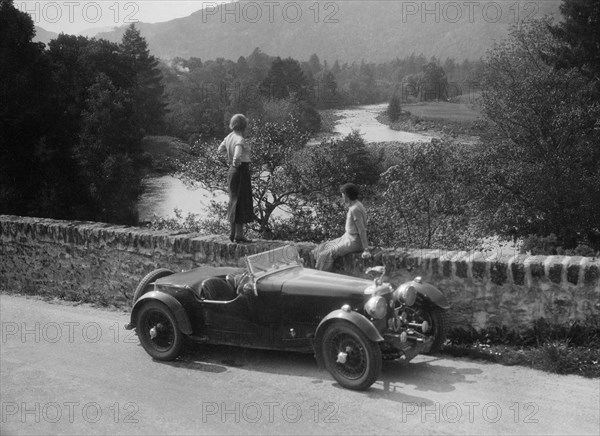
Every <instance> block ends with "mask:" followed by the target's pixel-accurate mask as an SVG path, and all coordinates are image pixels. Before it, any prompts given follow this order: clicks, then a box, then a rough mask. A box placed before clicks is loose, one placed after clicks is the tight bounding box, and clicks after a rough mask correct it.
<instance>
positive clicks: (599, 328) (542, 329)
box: [442, 319, 600, 378]
mask: <svg viewBox="0 0 600 436" xmlns="http://www.w3.org/2000/svg"><path fill="white" fill-rule="evenodd" d="M442 354H446V355H449V356H453V357H468V358H471V359H476V360H484V361H487V362H494V363H499V364H501V365H519V366H526V367H529V368H534V369H539V370H542V371H547V372H551V373H554V374H576V375H581V376H583V377H588V378H598V377H600V325H599V321H598V320H597V319H589V320H587V321H586V322H585V323H583V324H582V323H577V322H575V323H573V324H571V325H570V326H560V325H552V324H550V323H548V322H547V321H546V320H544V319H539V320H537V321H536V322H535V323H534V325H533V327H532V328H530V329H529V330H527V331H524V332H520V333H517V332H514V331H509V330H508V329H507V328H505V327H504V328H496V329H487V330H481V331H476V330H474V329H469V330H465V329H454V330H452V331H451V332H450V334H449V335H448V340H447V341H446V344H445V345H444V348H443V350H442Z"/></svg>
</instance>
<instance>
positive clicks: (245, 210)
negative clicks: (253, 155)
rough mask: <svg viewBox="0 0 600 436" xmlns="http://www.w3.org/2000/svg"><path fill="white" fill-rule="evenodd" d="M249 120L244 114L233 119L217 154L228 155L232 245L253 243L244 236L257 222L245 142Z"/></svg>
mask: <svg viewBox="0 0 600 436" xmlns="http://www.w3.org/2000/svg"><path fill="white" fill-rule="evenodd" d="M247 126H248V119H247V118H246V117H245V116H244V115H242V114H236V115H234V116H233V117H231V121H230V122H229V128H230V129H231V130H232V132H231V133H230V134H229V135H227V137H226V138H225V139H224V140H223V142H221V145H219V149H218V151H219V152H220V153H222V152H225V153H226V154H227V162H228V163H229V165H230V166H229V173H228V176H227V179H228V184H229V205H228V207H227V218H228V220H229V222H230V223H231V233H230V234H229V239H230V240H231V242H233V241H235V242H252V241H250V240H249V239H247V238H246V237H245V236H244V224H245V223H250V222H252V221H254V210H253V207H252V184H251V179H250V145H249V144H248V143H247V142H246V141H245V139H244V133H245V131H246V127H247Z"/></svg>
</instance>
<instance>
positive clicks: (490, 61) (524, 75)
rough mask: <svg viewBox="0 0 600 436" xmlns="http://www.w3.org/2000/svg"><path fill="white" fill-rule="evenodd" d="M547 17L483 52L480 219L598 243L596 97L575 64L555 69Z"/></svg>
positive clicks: (512, 232)
mask: <svg viewBox="0 0 600 436" xmlns="http://www.w3.org/2000/svg"><path fill="white" fill-rule="evenodd" d="M551 27H552V22H550V21H547V20H539V21H531V22H528V23H525V24H523V26H522V27H520V28H515V29H514V30H513V31H512V32H511V34H510V37H509V39H508V40H507V41H505V42H504V43H502V44H500V45H498V46H497V47H495V48H494V49H493V50H492V51H490V53H489V54H488V55H487V57H486V59H485V64H484V68H485V69H484V77H483V84H482V85H483V94H482V97H483V111H484V113H485V115H486V116H487V117H488V118H489V119H490V120H491V121H492V122H493V125H494V127H495V128H494V129H493V130H491V131H490V132H489V135H488V136H487V137H486V138H485V139H484V143H485V145H486V146H485V147H481V148H480V149H479V150H478V153H477V154H476V155H475V156H474V158H473V174H477V175H478V181H479V182H478V184H477V189H479V190H480V192H481V202H480V205H479V207H480V209H481V211H482V218H483V220H482V222H485V223H487V228H488V230H489V231H492V232H495V233H499V234H501V235H504V236H514V237H524V236H527V235H529V234H536V235H539V236H548V235H550V234H555V235H556V236H557V237H558V238H559V240H560V243H561V244H560V245H562V246H563V247H565V248H572V247H574V246H575V245H576V244H577V243H578V242H579V241H585V242H588V243H591V244H592V245H595V246H598V244H599V243H600V241H599V239H598V238H599V235H600V229H599V227H598V223H600V148H599V147H598V143H600V130H599V129H598V127H599V126H598V119H600V104H599V102H598V100H597V98H596V97H595V95H597V94H595V93H594V92H593V88H594V87H595V84H594V82H591V81H589V79H588V78H587V77H586V75H585V74H582V72H580V71H579V69H578V68H571V69H565V68H560V69H557V68H554V67H553V66H552V65H548V63H546V62H545V59H547V58H546V54H547V53H552V52H556V51H557V50H559V49H560V47H561V45H562V42H561V41H560V40H558V39H557V38H556V37H554V36H553V35H552V33H551V32H550V30H549V29H550V28H551Z"/></svg>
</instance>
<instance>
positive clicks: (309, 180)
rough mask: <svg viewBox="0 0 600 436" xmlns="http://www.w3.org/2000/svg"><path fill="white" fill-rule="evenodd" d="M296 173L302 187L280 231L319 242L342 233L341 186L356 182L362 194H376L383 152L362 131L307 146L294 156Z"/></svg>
mask: <svg viewBox="0 0 600 436" xmlns="http://www.w3.org/2000/svg"><path fill="white" fill-rule="evenodd" d="M294 162H295V172H294V173H293V174H294V177H295V178H296V183H298V184H299V185H300V186H301V187H302V189H301V190H300V192H299V194H298V195H297V196H296V197H295V200H296V201H297V204H296V205H295V207H294V208H293V209H292V210H293V214H292V216H291V217H290V219H288V220H287V221H282V222H280V223H278V224H279V232H280V234H281V235H282V236H283V235H291V236H293V237H294V238H295V239H296V240H303V241H314V242H320V241H323V240H326V239H332V238H337V237H339V235H340V233H343V225H344V219H345V216H346V214H345V211H344V205H343V204H342V203H341V202H340V201H339V200H340V192H339V188H340V186H341V185H343V184H344V183H348V182H353V183H355V184H357V185H358V186H359V187H360V190H361V193H362V196H363V197H370V196H372V195H373V189H374V187H375V185H376V184H377V182H378V181H379V174H380V172H381V168H380V163H381V162H380V156H379V154H377V153H374V152H372V151H371V150H369V149H368V148H367V145H366V143H365V141H364V139H363V138H362V137H361V136H360V134H359V132H357V131H353V132H352V133H351V134H349V135H347V136H345V137H343V138H341V139H337V138H336V139H327V140H323V141H321V143H320V144H311V145H308V146H306V147H304V148H303V149H302V150H301V151H300V152H298V153H296V154H295V156H294Z"/></svg>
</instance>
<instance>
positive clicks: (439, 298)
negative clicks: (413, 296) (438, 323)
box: [413, 283, 450, 310]
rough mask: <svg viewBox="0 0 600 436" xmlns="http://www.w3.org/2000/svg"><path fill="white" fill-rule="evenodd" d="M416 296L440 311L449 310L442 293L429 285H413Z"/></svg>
mask: <svg viewBox="0 0 600 436" xmlns="http://www.w3.org/2000/svg"><path fill="white" fill-rule="evenodd" d="M413 286H414V287H415V288H416V291H417V294H418V295H419V296H420V297H421V298H422V299H423V300H425V301H426V302H427V303H429V304H433V305H435V306H438V307H439V308H441V309H444V310H448V309H450V303H449V302H448V299H447V298H446V296H445V295H444V294H442V291H440V290H439V289H438V288H436V287H435V286H433V285H431V284H429V283H413Z"/></svg>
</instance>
